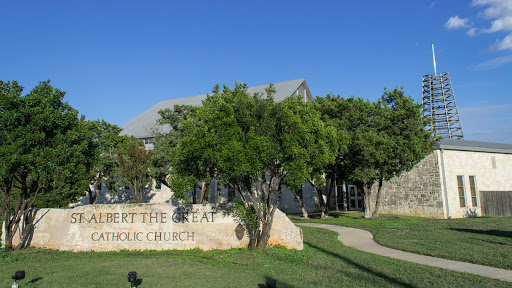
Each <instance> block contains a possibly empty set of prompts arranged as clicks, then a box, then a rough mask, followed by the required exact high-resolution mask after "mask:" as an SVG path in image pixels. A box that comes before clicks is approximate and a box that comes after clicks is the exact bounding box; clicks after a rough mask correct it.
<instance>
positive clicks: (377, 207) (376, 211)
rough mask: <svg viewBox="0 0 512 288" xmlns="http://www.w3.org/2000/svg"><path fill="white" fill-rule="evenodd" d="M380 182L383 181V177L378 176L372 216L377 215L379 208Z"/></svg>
mask: <svg viewBox="0 0 512 288" xmlns="http://www.w3.org/2000/svg"><path fill="white" fill-rule="evenodd" d="M382 182H383V179H382V178H380V179H379V184H378V185H379V188H378V189H377V195H375V198H376V200H375V210H374V211H373V215H372V216H373V218H377V217H379V208H380V198H381V193H380V192H381V190H382Z"/></svg>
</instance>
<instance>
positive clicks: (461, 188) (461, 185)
mask: <svg viewBox="0 0 512 288" xmlns="http://www.w3.org/2000/svg"><path fill="white" fill-rule="evenodd" d="M457 187H458V189H459V202H460V207H461V208H463V207H466V198H465V197H464V178H463V177H462V176H457Z"/></svg>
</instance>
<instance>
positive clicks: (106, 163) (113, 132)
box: [86, 120, 122, 204]
mask: <svg viewBox="0 0 512 288" xmlns="http://www.w3.org/2000/svg"><path fill="white" fill-rule="evenodd" d="M87 123H88V125H89V130H90V131H92V132H93V134H92V138H91V140H92V145H93V149H94V150H93V152H94V153H93V154H92V155H91V156H90V157H88V161H89V163H88V165H87V166H86V168H87V178H88V180H89V185H88V186H87V195H88V198H89V204H95V203H96V200H97V199H98V193H99V191H98V190H101V185H102V183H106V184H114V182H115V177H114V175H113V173H114V171H115V168H116V163H115V153H116V149H117V147H118V145H119V143H120V141H121V139H122V137H120V136H119V133H120V132H121V128H119V127H118V126H117V125H112V124H110V123H108V122H106V121H105V120H95V121H89V122H87ZM107 186H109V187H110V186H112V185H107Z"/></svg>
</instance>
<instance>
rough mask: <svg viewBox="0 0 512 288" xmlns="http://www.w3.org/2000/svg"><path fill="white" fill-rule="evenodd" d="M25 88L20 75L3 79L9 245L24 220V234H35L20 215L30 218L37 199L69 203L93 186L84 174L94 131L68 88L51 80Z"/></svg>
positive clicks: (1, 167) (2, 178)
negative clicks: (72, 101)
mask: <svg viewBox="0 0 512 288" xmlns="http://www.w3.org/2000/svg"><path fill="white" fill-rule="evenodd" d="M22 92H23V87H21V86H20V85H18V83H17V82H16V81H13V82H3V81H0V159H2V161H0V205H1V206H0V212H1V215H2V218H3V220H4V228H5V231H6V243H5V245H6V246H8V247H11V246H12V239H13V236H14V233H15V231H17V230H18V228H19V227H20V225H21V226H25V225H26V224H28V226H27V227H25V229H24V233H23V235H22V237H23V239H26V238H27V237H28V236H29V233H30V228H31V226H30V225H31V224H30V223H20V221H21V219H22V218H23V217H25V218H24V219H25V220H30V217H29V216H30V215H29V209H30V208H31V207H33V205H34V204H35V203H36V201H41V203H42V204H44V205H49V206H64V205H66V204H67V203H69V202H70V201H74V200H76V199H77V197H78V196H80V195H81V194H82V193H83V191H85V190H86V189H87V186H88V180H87V177H83V175H86V174H87V167H88V165H89V164H90V162H89V159H88V157H90V156H92V155H93V154H94V149H93V143H92V138H93V137H92V136H93V132H92V131H91V130H90V129H88V127H89V125H88V124H87V122H86V121H85V120H84V118H83V117H82V118H79V117H78V111H76V110H74V109H73V108H72V107H71V106H70V105H69V104H68V103H67V102H65V101H64V94H65V93H64V92H62V91H60V90H59V89H56V88H53V87H52V86H51V85H50V83H49V81H46V82H40V83H39V84H38V85H37V86H36V87H35V88H34V89H32V91H30V93H28V94H26V95H24V96H22ZM56 188H57V189H56ZM23 245H24V241H22V242H21V243H20V245H17V247H11V248H13V249H21V248H22V247H23Z"/></svg>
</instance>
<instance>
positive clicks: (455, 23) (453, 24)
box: [444, 16, 469, 30]
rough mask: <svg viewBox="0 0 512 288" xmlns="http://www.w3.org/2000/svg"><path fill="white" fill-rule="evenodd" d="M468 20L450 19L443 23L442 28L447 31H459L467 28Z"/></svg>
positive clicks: (457, 17) (455, 17)
mask: <svg viewBox="0 0 512 288" xmlns="http://www.w3.org/2000/svg"><path fill="white" fill-rule="evenodd" d="M468 22H469V19H468V18H459V16H454V17H450V19H448V21H446V23H444V27H446V29H448V30H452V29H459V28H465V27H469V24H468Z"/></svg>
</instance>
